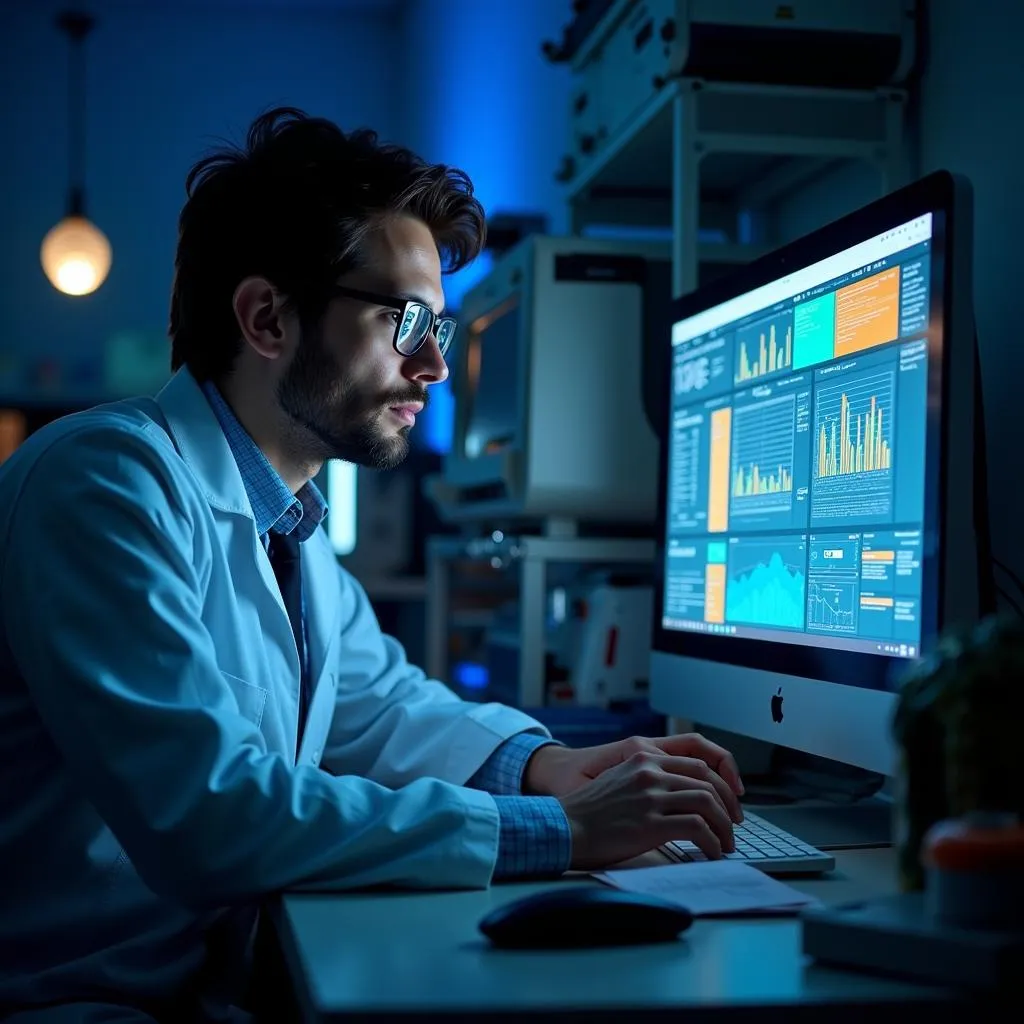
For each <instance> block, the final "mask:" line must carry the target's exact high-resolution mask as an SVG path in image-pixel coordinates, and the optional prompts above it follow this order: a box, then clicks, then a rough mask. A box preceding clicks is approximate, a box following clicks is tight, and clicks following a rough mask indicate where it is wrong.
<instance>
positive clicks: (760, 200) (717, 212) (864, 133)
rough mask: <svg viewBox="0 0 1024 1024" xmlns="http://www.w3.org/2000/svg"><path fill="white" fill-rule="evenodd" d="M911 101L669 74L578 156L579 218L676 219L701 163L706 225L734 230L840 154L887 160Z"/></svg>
mask: <svg viewBox="0 0 1024 1024" xmlns="http://www.w3.org/2000/svg"><path fill="white" fill-rule="evenodd" d="M903 100H904V96H903V93H901V92H899V91H898V90H892V89H886V90H845V89H819V88H801V87H796V86H767V85H749V84H743V83H731V82H730V83H725V82H703V81H699V80H694V79H677V80H675V81H672V82H669V83H667V84H666V85H664V86H663V87H662V88H661V89H660V90H659V91H658V92H657V93H656V94H655V95H653V96H652V97H651V99H650V100H649V101H648V102H647V104H646V105H645V106H643V107H642V108H641V109H640V110H639V111H638V112H637V114H636V116H635V117H634V119H633V121H632V122H631V123H630V124H629V125H628V126H627V128H625V129H624V130H622V131H621V132H620V133H619V134H618V135H617V136H616V137H614V138H610V139H605V140H604V141H603V142H599V143H598V144H597V148H596V150H595V151H593V152H591V153H589V154H581V153H576V154H574V160H575V164H576V168H577V172H576V174H575V175H574V177H573V178H572V179H571V180H570V181H569V182H568V183H567V188H568V197H567V198H568V201H569V204H570V206H571V207H572V209H573V215H574V220H575V223H576V226H577V228H578V227H579V225H581V224H609V225H612V224H616V225H627V224H628V225H633V226H637V227H648V226H671V225H673V195H674V190H673V175H674V174H680V173H682V169H683V168H684V167H686V166H699V177H700V185H699V190H700V205H701V220H700V226H701V227H702V228H718V227H722V226H724V228H725V230H727V231H731V230H732V229H733V228H734V227H735V213H736V211H737V210H738V209H742V208H763V207H766V206H770V205H771V204H772V203H774V202H777V201H778V200H779V199H781V198H782V197H784V196H785V195H787V194H789V193H791V192H793V191H794V190H796V189H797V188H799V187H800V186H801V185H802V184H804V183H805V182H807V181H808V180H809V179H810V178H813V177H815V176H817V175H820V174H822V173H823V172H824V171H826V170H828V169H829V168H830V167H831V166H834V165H835V164H837V163H838V162H841V161H844V160H869V161H874V162H876V163H879V164H880V165H881V164H884V163H885V161H886V160H888V159H889V157H890V155H891V154H890V148H891V142H892V139H893V135H894V124H893V121H894V118H895V119H896V120H898V119H899V118H900V117H901V116H902V106H903ZM597 137H598V138H599V137H600V132H598V133H597ZM674 139H675V141H674ZM691 158H692V159H693V160H695V161H697V162H698V163H697V164H696V165H691V164H689V163H688V162H687V161H688V160H690V159H691ZM676 167H678V168H679V170H674V168H676ZM676 201H677V202H678V195H677V196H676ZM709 257H710V258H711V259H712V260H714V259H715V257H714V255H713V253H711V254H709ZM700 258H701V260H704V259H705V254H704V252H702V253H701V256H700Z"/></svg>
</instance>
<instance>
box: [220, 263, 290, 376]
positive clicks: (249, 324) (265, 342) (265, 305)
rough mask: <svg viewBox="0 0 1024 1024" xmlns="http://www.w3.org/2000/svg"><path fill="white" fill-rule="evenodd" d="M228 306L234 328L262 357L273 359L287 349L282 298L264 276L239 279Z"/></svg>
mask: <svg viewBox="0 0 1024 1024" xmlns="http://www.w3.org/2000/svg"><path fill="white" fill-rule="evenodd" d="M231 305H232V307H233V309H234V311H235V319H236V320H237V321H238V329H239V330H240V331H241V333H242V337H243V338H244V339H245V341H246V343H247V344H248V345H250V346H252V348H253V349H255V351H256V352H258V353H259V354H260V355H261V356H263V357H264V358H265V359H277V358H279V357H280V356H281V355H283V354H284V353H285V352H286V351H287V348H288V344H289V338H288V334H289V331H288V319H289V317H288V314H287V313H285V312H284V305H285V300H284V297H283V296H282V295H281V294H280V293H279V292H278V290H277V289H276V288H275V287H274V286H273V285H272V284H271V283H270V282H269V281H268V280H267V279H266V278H265V277H247V278H245V279H244V280H243V281H241V282H239V285H238V287H237V288H236V289H235V294H234V295H233V296H232V299H231Z"/></svg>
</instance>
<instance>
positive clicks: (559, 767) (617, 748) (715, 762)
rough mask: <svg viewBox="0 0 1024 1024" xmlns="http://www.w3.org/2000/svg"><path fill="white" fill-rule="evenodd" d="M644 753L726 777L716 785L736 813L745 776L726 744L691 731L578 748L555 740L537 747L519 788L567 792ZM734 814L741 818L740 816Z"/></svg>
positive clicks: (694, 772)
mask: <svg viewBox="0 0 1024 1024" xmlns="http://www.w3.org/2000/svg"><path fill="white" fill-rule="evenodd" d="M642 753H647V754H655V755H668V760H666V761H665V763H664V768H665V770H666V771H672V772H675V773H676V774H679V775H689V776H691V777H692V778H697V779H704V781H706V782H711V783H714V782H715V781H716V779H717V781H718V782H720V783H722V782H724V783H725V785H724V786H716V789H718V791H719V792H720V793H721V795H722V797H723V799H725V800H728V801H730V802H731V804H732V806H733V807H734V808H735V810H736V811H737V813H739V802H738V801H737V800H736V799H735V797H739V796H742V795H743V780H742V779H741V778H740V773H739V769H738V768H737V767H736V760H735V758H733V756H732V754H730V753H729V751H728V750H726V749H725V748H724V747H720V746H718V744H717V743H712V742H711V741H710V740H706V739H705V738H704V737H703V736H701V735H700V734H699V733H695V732H689V733H683V734H681V735H679V736H662V737H660V738H657V739H649V738H648V737H645V736H632V737H630V738H629V739H628V740H617V741H616V742H615V743H605V744H603V745H602V746H600V747H583V748H582V749H580V750H572V749H570V748H569V747H560V746H557V745H556V744H553V743H552V744H549V745H548V746H546V747H540V748H539V749H538V750H537V751H535V752H534V754H533V756H532V757H531V758H530V761H529V763H528V764H527V766H526V773H525V776H524V780H523V792H524V793H527V794H534V795H538V796H565V795H566V794H568V793H571V792H572V791H573V790H575V789H579V787H580V786H584V785H586V784H587V783H588V782H591V781H592V780H594V779H596V778H597V777H598V775H600V774H601V773H602V772H606V771H608V769H609V768H614V767H615V765H617V764H622V762H623V761H628V760H629V758H630V757H632V756H633V755H634V754H642ZM696 762H699V763H696ZM734 820H736V821H741V820H742V816H740V817H735V818H734Z"/></svg>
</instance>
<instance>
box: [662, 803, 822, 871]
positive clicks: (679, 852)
mask: <svg viewBox="0 0 1024 1024" xmlns="http://www.w3.org/2000/svg"><path fill="white" fill-rule="evenodd" d="M732 834H733V837H734V838H735V840H736V852H735V853H727V854H726V855H725V857H726V860H743V861H746V862H747V863H748V864H750V865H751V866H752V867H755V868H760V869H761V870H762V871H764V872H765V874H769V875H809V874H819V873H824V872H826V871H832V870H833V869H834V868H835V866H836V861H835V857H833V856H832V855H831V854H828V853H823V852H822V851H821V850H818V849H816V848H815V847H813V846H809V845H808V844H807V843H805V842H804V841H803V840H802V839H797V837H796V836H794V835H792V833H790V832H786V831H784V830H783V829H781V828H778V827H777V826H776V825H773V824H772V823H771V822H770V821H765V820H764V818H761V817H759V816H758V815H756V814H751V813H750V811H748V810H747V809H746V808H744V809H743V823H742V824H741V825H734V826H733V830H732ZM661 852H662V853H664V854H665V856H666V857H668V858H669V859H670V860H673V861H676V862H678V863H686V862H687V861H695V860H707V857H706V856H704V854H703V853H701V851H700V850H698V849H697V847H696V846H694V845H693V843H688V842H681V841H677V842H672V843H666V844H665V845H664V846H662V847H661Z"/></svg>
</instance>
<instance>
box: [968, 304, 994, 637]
mask: <svg viewBox="0 0 1024 1024" xmlns="http://www.w3.org/2000/svg"><path fill="white" fill-rule="evenodd" d="M987 444H988V442H987V439H986V437H985V397H984V389H983V388H982V386H981V352H980V348H979V345H978V323H977V321H975V322H974V451H975V456H974V508H973V511H974V532H975V536H976V537H977V543H978V610H979V611H980V612H981V617H982V618H985V617H986V616H988V615H994V614H995V613H996V612H997V611H998V610H999V599H998V596H997V586H996V576H995V572H994V571H993V565H994V564H995V556H994V555H993V554H992V531H991V528H990V524H989V514H988V448H987Z"/></svg>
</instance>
